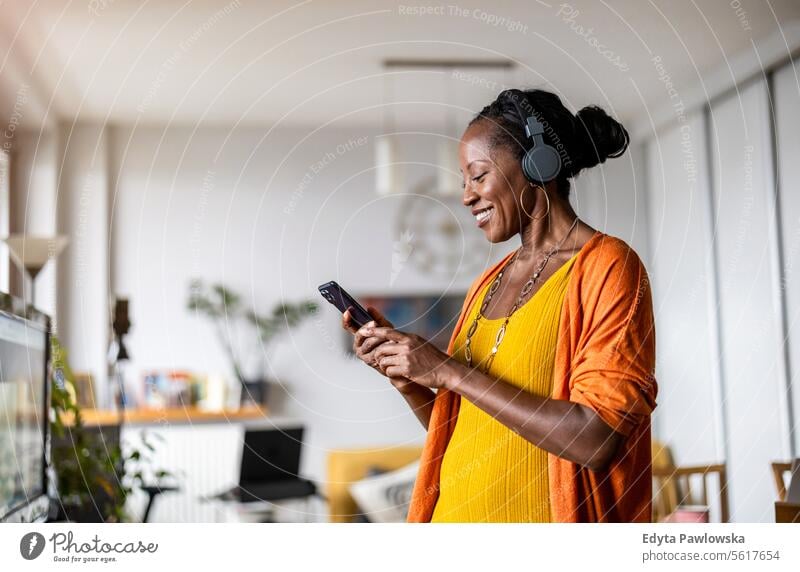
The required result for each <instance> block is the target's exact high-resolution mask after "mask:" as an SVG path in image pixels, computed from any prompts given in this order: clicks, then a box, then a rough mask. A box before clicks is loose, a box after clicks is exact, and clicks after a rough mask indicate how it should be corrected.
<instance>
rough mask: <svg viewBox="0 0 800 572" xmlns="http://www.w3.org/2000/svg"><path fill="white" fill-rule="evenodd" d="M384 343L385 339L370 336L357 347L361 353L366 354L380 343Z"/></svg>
mask: <svg viewBox="0 0 800 572" xmlns="http://www.w3.org/2000/svg"><path fill="white" fill-rule="evenodd" d="M385 343H387V342H386V340H382V339H381V338H375V337H371V338H366V339H365V340H364V341H363V343H362V344H361V346H359V347H360V350H361V353H362V354H368V353H370V352H371V351H372V350H374V349H375V348H377V347H380V346H381V345H382V344H385Z"/></svg>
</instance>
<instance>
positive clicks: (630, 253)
mask: <svg viewBox="0 0 800 572" xmlns="http://www.w3.org/2000/svg"><path fill="white" fill-rule="evenodd" d="M573 272H575V273H576V274H578V276H579V280H577V281H576V284H577V285H579V286H580V287H581V290H582V291H584V292H588V293H591V292H592V291H595V288H592V286H597V287H605V286H608V285H611V286H613V287H614V289H615V290H617V291H620V290H621V291H626V290H630V289H634V290H636V289H640V288H641V287H642V286H643V285H647V284H648V278H647V271H646V269H645V267H644V264H643V262H642V260H641V258H640V257H639V255H638V254H637V253H636V251H635V250H634V249H633V248H632V247H631V246H630V245H629V244H628V243H627V242H625V241H624V240H622V239H620V238H617V237H615V236H611V235H608V234H605V233H602V232H599V231H598V232H597V233H596V234H595V235H594V236H593V237H592V238H591V239H590V240H589V242H587V243H586V245H584V248H583V249H582V250H581V253H580V255H579V257H578V259H577V260H576V261H575V266H574V268H573Z"/></svg>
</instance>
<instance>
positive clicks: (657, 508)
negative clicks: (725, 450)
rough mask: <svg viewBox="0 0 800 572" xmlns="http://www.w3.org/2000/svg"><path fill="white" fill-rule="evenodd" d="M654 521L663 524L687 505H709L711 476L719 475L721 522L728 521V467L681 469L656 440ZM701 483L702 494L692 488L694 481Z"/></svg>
mask: <svg viewBox="0 0 800 572" xmlns="http://www.w3.org/2000/svg"><path fill="white" fill-rule="evenodd" d="M652 451H653V492H654V495H653V521H654V522H663V521H664V520H666V519H668V518H669V516H670V515H672V514H673V513H674V512H675V510H676V509H678V508H679V507H681V506H687V505H702V506H706V507H708V506H709V502H708V501H709V493H708V491H709V480H710V479H709V476H710V475H716V480H717V485H718V487H719V511H720V521H721V522H728V520H729V518H730V510H729V506H728V479H727V472H726V469H725V464H724V463H722V464H712V465H694V466H686V467H678V466H676V465H675V462H674V460H673V457H672V452H671V451H670V449H669V447H667V446H666V445H664V444H662V443H659V442H658V441H653V443H652ZM698 477H699V480H700V482H701V487H700V491H699V492H700V494H699V496H698V495H697V494H696V492H697V491H695V490H694V489H693V486H692V482H693V481H695V482H696V481H697V480H698Z"/></svg>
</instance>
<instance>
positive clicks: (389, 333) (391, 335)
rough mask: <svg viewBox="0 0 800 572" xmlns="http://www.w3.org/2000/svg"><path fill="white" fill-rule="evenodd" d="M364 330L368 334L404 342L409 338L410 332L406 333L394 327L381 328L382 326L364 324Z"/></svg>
mask: <svg viewBox="0 0 800 572" xmlns="http://www.w3.org/2000/svg"><path fill="white" fill-rule="evenodd" d="M363 330H364V333H365V334H366V335H368V336H374V337H377V338H384V339H387V340H391V341H393V342H403V341H406V340H408V339H409V336H408V334H405V333H403V332H400V331H398V330H395V329H393V328H381V327H378V328H376V327H368V326H364V328H363Z"/></svg>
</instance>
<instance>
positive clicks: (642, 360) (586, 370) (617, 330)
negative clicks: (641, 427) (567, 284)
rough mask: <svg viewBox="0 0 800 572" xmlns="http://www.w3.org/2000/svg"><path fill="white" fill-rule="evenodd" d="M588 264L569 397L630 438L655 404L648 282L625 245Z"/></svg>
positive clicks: (604, 251) (616, 245)
mask: <svg viewBox="0 0 800 572" xmlns="http://www.w3.org/2000/svg"><path fill="white" fill-rule="evenodd" d="M589 264H590V265H591V267H590V268H587V272H586V276H585V277H584V284H582V292H581V304H582V327H581V334H580V336H579V338H578V340H579V341H578V347H577V349H576V351H575V353H574V354H573V355H574V358H573V360H572V364H571V373H570V382H569V387H570V394H569V395H570V397H569V399H570V401H574V402H576V403H580V404H582V405H585V406H587V407H589V408H591V409H592V410H594V411H595V412H596V413H597V415H598V416H599V417H600V418H601V419H602V420H603V421H604V422H605V423H607V424H608V425H609V426H610V427H611V428H612V429H614V430H615V431H617V432H618V433H621V434H622V435H625V436H627V435H629V434H630V433H631V432H632V431H633V430H634V428H635V427H636V426H637V425H638V424H640V423H641V422H642V421H643V420H645V419H646V418H648V417H649V415H650V414H651V413H652V411H653V409H654V408H655V405H656V404H655V398H656V393H657V384H656V380H655V377H654V375H653V373H654V370H655V329H654V320H653V305H652V298H651V293H650V282H649V280H648V277H647V272H646V271H645V269H644V265H643V264H642V263H641V261H640V260H639V257H638V256H637V255H636V253H635V252H634V251H633V250H632V249H630V247H628V246H627V245H625V243H623V242H622V241H618V242H616V243H612V244H610V245H609V247H604V248H603V249H602V252H601V253H600V254H599V256H597V257H596V258H595V259H594V260H593V261H591V262H590V263H589Z"/></svg>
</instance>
